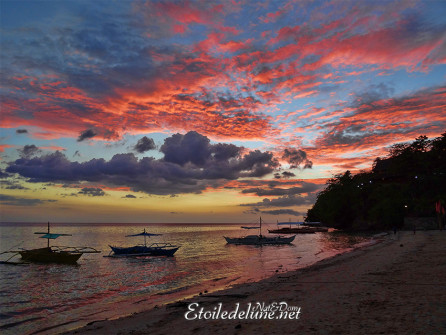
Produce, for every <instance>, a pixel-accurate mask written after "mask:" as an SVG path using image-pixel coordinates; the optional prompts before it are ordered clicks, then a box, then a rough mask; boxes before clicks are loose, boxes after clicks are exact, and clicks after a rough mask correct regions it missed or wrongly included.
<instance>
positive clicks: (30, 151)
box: [18, 144, 40, 158]
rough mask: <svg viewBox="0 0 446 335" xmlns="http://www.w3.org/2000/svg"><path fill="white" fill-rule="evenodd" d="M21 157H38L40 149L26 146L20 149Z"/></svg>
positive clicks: (31, 145)
mask: <svg viewBox="0 0 446 335" xmlns="http://www.w3.org/2000/svg"><path fill="white" fill-rule="evenodd" d="M18 151H19V153H20V156H21V157H25V158H29V157H31V156H33V155H36V154H38V153H39V152H40V150H39V148H38V147H36V146H35V145H34V144H30V145H25V146H24V147H23V149H18Z"/></svg>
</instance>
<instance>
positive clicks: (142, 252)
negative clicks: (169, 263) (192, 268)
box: [109, 245, 179, 257]
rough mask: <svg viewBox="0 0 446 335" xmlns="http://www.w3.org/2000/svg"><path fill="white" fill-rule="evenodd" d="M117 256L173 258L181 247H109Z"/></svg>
mask: <svg viewBox="0 0 446 335" xmlns="http://www.w3.org/2000/svg"><path fill="white" fill-rule="evenodd" d="M109 247H110V248H111V249H112V251H113V253H114V255H116V256H129V257H131V256H134V257H136V256H169V257H170V256H173V254H174V253H175V252H176V251H177V250H178V249H179V247H167V248H166V247H146V246H139V245H138V246H134V247H113V246H111V245H110V246H109Z"/></svg>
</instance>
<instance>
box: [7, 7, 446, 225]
mask: <svg viewBox="0 0 446 335" xmlns="http://www.w3.org/2000/svg"><path fill="white" fill-rule="evenodd" d="M0 15H1V17H0V29H1V30H0V61H1V63H0V65H1V67H0V96H1V106H0V107H1V110H0V111H1V119H0V185H1V190H0V215H1V217H0V220H1V221H4V222H5V221H6V222H23V221H31V222H46V221H53V222H122V223H126V222H128V223H136V222H147V223H173V222H179V223H222V222H228V223H231V222H247V221H252V219H253V218H256V217H259V216H262V218H263V219H264V220H266V221H270V222H276V221H277V220H279V221H288V220H290V219H291V220H293V221H294V220H302V219H303V217H304V216H305V215H306V211H307V209H308V208H311V206H312V204H314V202H315V200H316V197H317V194H318V192H320V191H321V190H322V189H323V188H324V185H325V183H326V181H327V179H328V178H331V177H332V176H334V175H336V174H339V173H343V172H344V171H346V170H350V171H351V172H353V173H357V172H359V171H361V170H369V169H370V168H371V167H372V164H373V161H374V159H375V158H377V157H385V156H386V155H387V154H388V148H389V147H390V146H391V145H392V144H395V143H400V142H407V141H412V140H414V139H415V138H416V137H418V136H420V135H426V136H428V137H429V138H435V137H438V136H440V135H441V134H442V133H443V132H445V131H446V2H445V1H434V0H432V1H416V0H410V1H343V0H336V1H304V0H298V1H296V0H292V1H286V0H284V1H248V0H239V1H237V0H233V1H230V0H225V1H213V0H206V1H192V0H189V1H105V0H93V1H91V0H88V1H82V0H67V1H52V0H46V1H15V0H14V1H11V0H1V1H0Z"/></svg>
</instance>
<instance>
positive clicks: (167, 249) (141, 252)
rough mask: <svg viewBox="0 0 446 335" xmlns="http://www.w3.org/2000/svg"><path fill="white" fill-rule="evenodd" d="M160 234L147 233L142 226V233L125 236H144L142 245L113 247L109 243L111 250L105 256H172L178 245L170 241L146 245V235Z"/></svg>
mask: <svg viewBox="0 0 446 335" xmlns="http://www.w3.org/2000/svg"><path fill="white" fill-rule="evenodd" d="M160 235H162V234H152V233H147V232H146V229H145V228H144V231H143V232H142V233H139V234H133V235H127V236H126V237H133V236H144V245H142V244H141V245H135V246H133V247H115V246H111V245H109V247H110V248H111V249H112V250H111V251H110V254H109V255H108V256H105V257H138V256H173V254H174V253H175V252H176V251H177V250H178V249H179V248H180V247H179V246H176V245H173V244H170V243H152V244H150V245H147V237H151V236H160Z"/></svg>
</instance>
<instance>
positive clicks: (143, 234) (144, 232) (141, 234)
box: [125, 229, 163, 237]
mask: <svg viewBox="0 0 446 335" xmlns="http://www.w3.org/2000/svg"><path fill="white" fill-rule="evenodd" d="M161 235H163V234H152V233H147V232H146V230H145V229H144V231H143V232H142V233H139V234H132V235H126V236H125V237H132V236H149V237H150V236H161Z"/></svg>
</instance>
